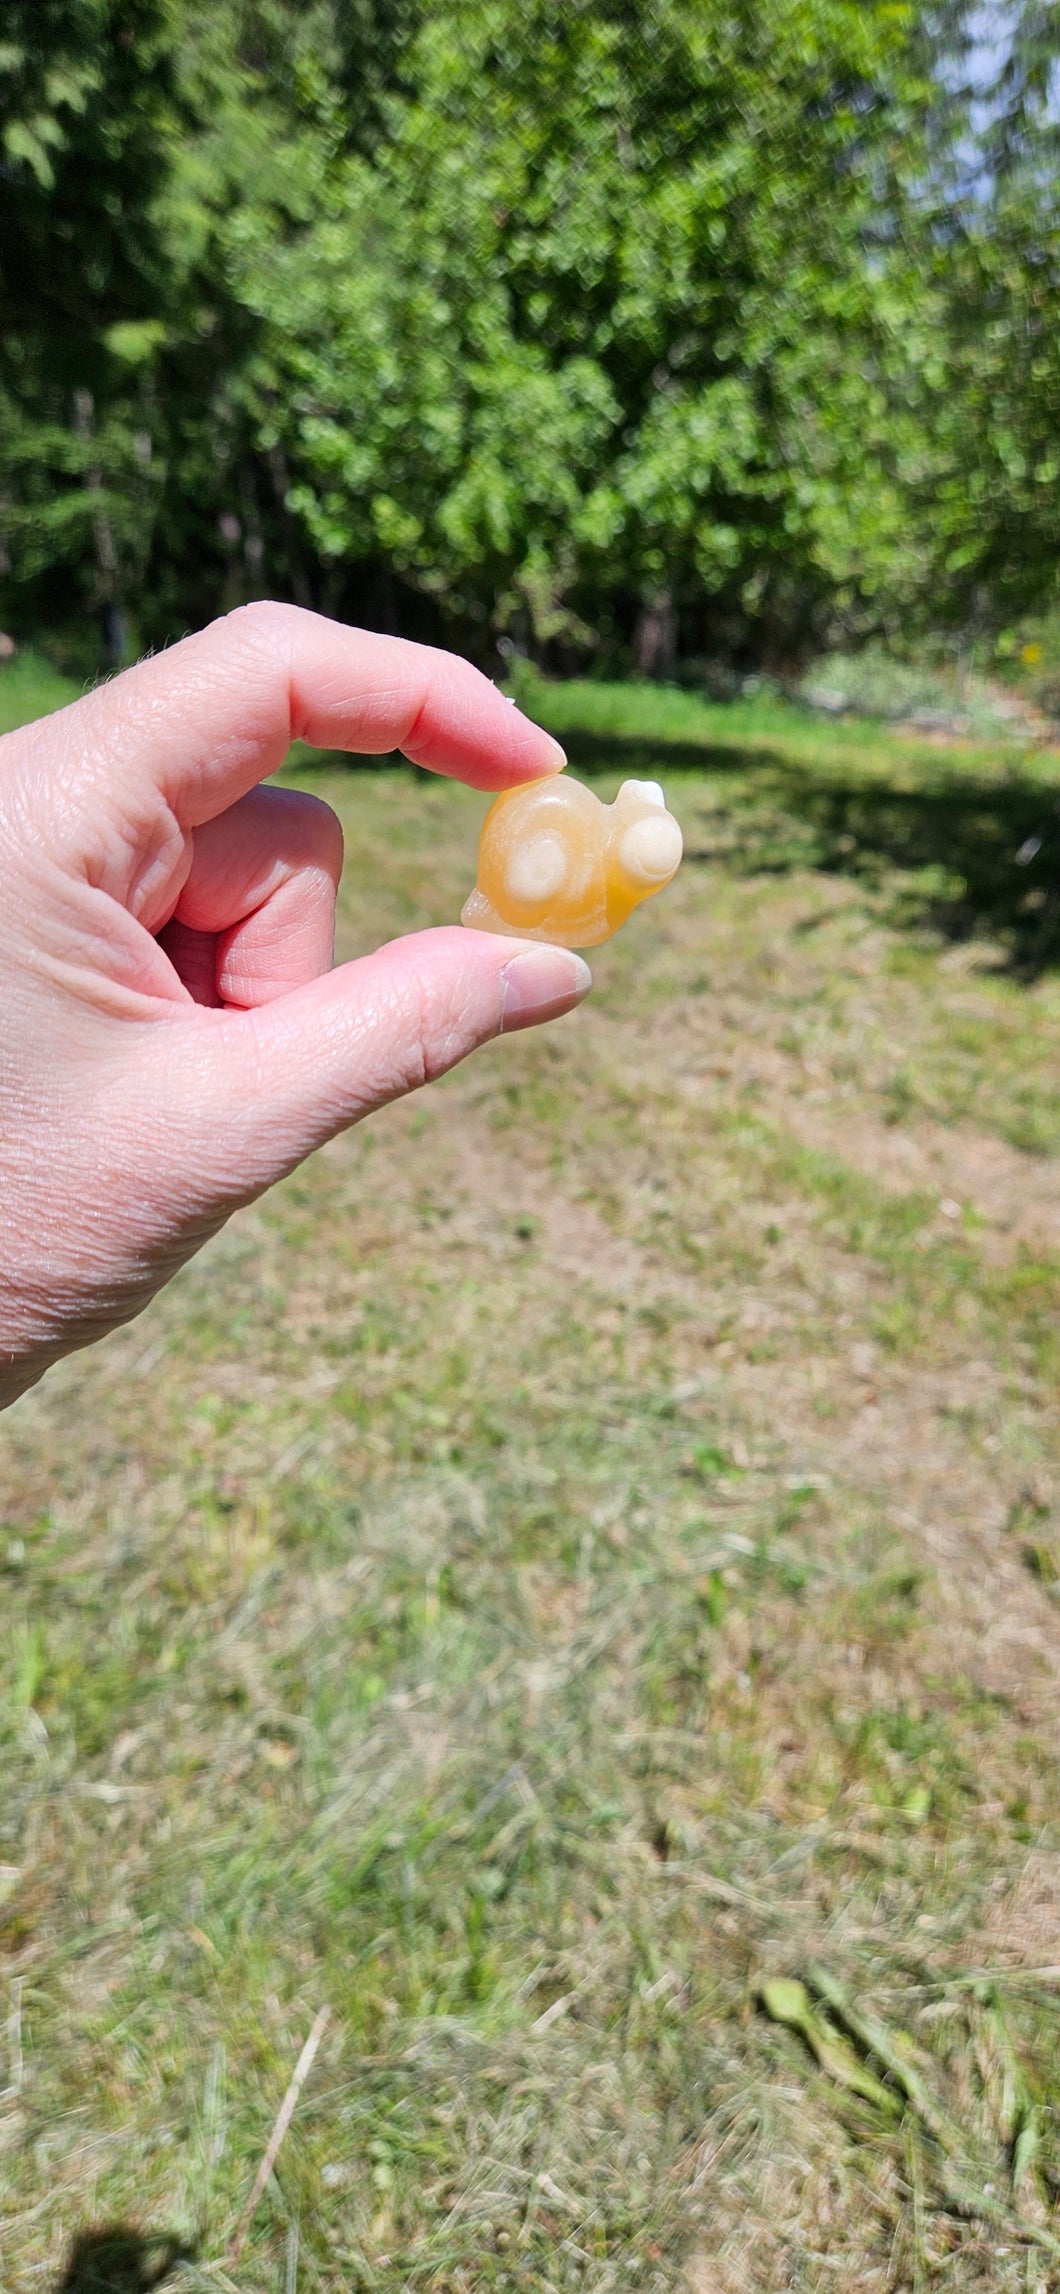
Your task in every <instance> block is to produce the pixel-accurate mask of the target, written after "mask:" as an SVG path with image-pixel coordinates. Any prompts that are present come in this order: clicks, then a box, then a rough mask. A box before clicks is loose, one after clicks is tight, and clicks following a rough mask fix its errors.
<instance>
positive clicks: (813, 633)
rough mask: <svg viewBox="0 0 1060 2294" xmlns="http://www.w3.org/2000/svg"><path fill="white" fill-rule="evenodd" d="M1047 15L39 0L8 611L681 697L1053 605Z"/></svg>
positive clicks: (15, 357) (652, 1) (29, 66)
mask: <svg viewBox="0 0 1060 2294" xmlns="http://www.w3.org/2000/svg"><path fill="white" fill-rule="evenodd" d="M1057 13H1058V12H1057V11H1056V9H1055V8H1054V7H1053V6H1052V5H1051V0H1012V5H1011V6H1007V7H1006V6H1004V5H999V6H996V7H993V8H991V9H990V10H989V11H983V10H982V9H976V8H975V7H974V6H972V5H963V4H961V0H949V4H948V5H945V6H939V7H929V6H925V5H922V4H915V0H520V5H518V6H516V5H515V0H7V5H6V7H5V10H4V21H3V26H2V28H0V296H2V307H3V320H4V324H3V330H2V332H3V341H2V347H0V625H3V626H6V627H8V628H10V629H12V630H14V631H15V632H16V633H18V634H23V633H32V632H33V631H34V630H36V629H38V628H47V629H48V630H50V631H52V632H53V633H54V632H59V633H60V635H62V633H65V634H66V640H67V643H68V644H69V646H70V647H71V648H72V649H73V652H74V654H76V653H77V649H78V648H79V647H80V648H82V651H83V652H84V650H85V649H87V650H88V651H89V652H91V651H92V649H93V648H98V649H99V650H101V652H102V655H103V658H104V659H106V660H109V661H116V660H118V659H120V658H122V657H123V655H124V654H125V653H126V652H127V651H128V650H129V649H130V647H133V646H137V645H142V644H144V643H158V642H163V641H165V640H166V639H167V638H170V637H172V636H174V635H178V634H180V633H181V631H182V630H184V629H185V628H187V627H189V626H192V625H194V624H196V623H199V622H201V621H203V620H205V619H206V618H208V617H209V616H210V614H212V613H214V612H216V611H218V610H222V609H223V608H224V607H226V606H229V605H233V604H236V603H238V602H239V601H240V600H241V599H243V598H245V597H250V596H254V595H259V594H264V593H266V592H267V593H269V594H272V595H280V596H289V597H293V598H295V599H298V600H300V601H301V602H304V603H311V604H314V605H317V606H319V607H321V608H323V609H325V610H328V611H331V612H336V613H339V614H342V615H345V616H347V617H348V618H351V619H359V620H364V621H367V622H369V623H372V624H374V625H375V626H378V627H382V628H391V629H400V630H402V631H403V632H404V633H406V634H409V635H416V636H427V637H431V638H435V639H439V640H442V641H445V642H450V643H455V644H457V645H460V646H462V647H463V648H464V649H465V650H468V651H469V652H471V653H472V654H474V655H476V656H477V657H479V658H482V659H495V647H496V644H497V641H498V639H500V640H501V641H502V643H503V642H505V641H507V642H508V643H510V644H514V645H515V646H516V647H517V648H518V649H520V650H525V651H528V652H530V653H533V654H534V655H536V656H537V657H538V658H539V659H544V660H546V661H548V662H549V663H550V664H551V665H552V666H554V667H560V668H563V667H567V666H570V667H573V666H575V665H577V664H584V663H585V662H586V661H587V660H589V659H604V660H606V661H607V662H608V664H609V665H612V666H614V665H619V664H633V665H636V666H638V667H639V668H640V669H642V670H645V671H648V672H650V673H655V674H664V675H665V674H668V673H669V672H670V671H671V670H672V669H673V668H674V666H675V664H676V663H677V661H678V658H679V657H681V658H684V659H688V658H689V657H700V658H703V657H709V658H714V659H718V658H725V659H729V660H731V661H735V662H736V663H738V664H742V665H744V666H751V665H764V666H766V667H774V668H779V669H784V668H786V667H787V666H788V665H789V664H794V663H797V662H799V661H801V660H803V659H805V658H806V657H807V656H808V655H811V654H813V653H814V652H817V651H820V650H821V649H823V648H824V647H826V646H828V645H829V644H834V643H836V642H838V641H842V642H847V643H849V642H850V641H851V640H854V641H856V640H858V639H859V638H861V637H863V636H874V637H882V638H884V639H885V640H886V639H888V638H890V639H892V640H897V639H898V638H899V637H901V638H902V639H908V638H909V636H910V635H911V634H915V633H917V632H935V633H937V632H943V631H946V630H949V631H950V632H952V633H955V634H956V636H957V637H958V638H960V639H962V640H964V641H965V642H967V641H968V639H969V638H970V637H975V636H976V635H977V634H980V633H982V632H993V631H996V630H998V629H1000V628H1002V627H1003V626H1004V625H1005V624H1006V623H1007V622H1011V621H1012V619H1013V618H1014V617H1018V616H1019V615H1021V614H1023V613H1027V612H1043V611H1047V610H1048V608H1049V605H1050V603H1051V601H1052V599H1053V597H1054V596H1055V586H1056V566H1057V555H1058V542H1060V489H1058V479H1060V347H1058V346H1060V328H1058V319H1060V233H1058V229H1057V223H1058V217H1057V172H1056V137H1057V125H1056V107H1055V104H1054V101H1053V94H1054V89H1053V75H1054V70H1055V65H1056V58H1057V53H1058V51H1060V24H1058V21H1057ZM984 17H986V18H988V19H989V21H988V23H986V25H985V27H984Z"/></svg>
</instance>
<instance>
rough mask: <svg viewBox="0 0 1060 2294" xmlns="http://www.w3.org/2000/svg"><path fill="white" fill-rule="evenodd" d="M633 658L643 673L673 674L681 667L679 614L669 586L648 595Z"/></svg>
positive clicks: (637, 630)
mask: <svg viewBox="0 0 1060 2294" xmlns="http://www.w3.org/2000/svg"><path fill="white" fill-rule="evenodd" d="M633 659H634V662H635V664H636V668H637V671H638V673H639V675H640V676H641V677H672V676H673V673H674V670H675V668H676V667H677V614H676V611H675V608H674V601H673V597H672V596H671V593H670V591H669V590H668V589H661V590H658V591H657V592H656V595H655V596H654V597H652V598H648V599H646V601H645V603H644V604H643V605H642V607H641V610H640V613H639V615H638V618H637V627H636V630H635V633H634V637H633Z"/></svg>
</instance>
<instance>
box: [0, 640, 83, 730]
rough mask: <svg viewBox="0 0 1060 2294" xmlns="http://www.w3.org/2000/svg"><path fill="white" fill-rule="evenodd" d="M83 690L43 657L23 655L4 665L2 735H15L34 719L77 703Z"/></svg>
mask: <svg viewBox="0 0 1060 2294" xmlns="http://www.w3.org/2000/svg"><path fill="white" fill-rule="evenodd" d="M80 690H81V688H80V686H79V685H75V684H74V682H73V680H72V679H71V678H69V677H63V676H61V675H60V673H59V671H58V670H57V669H53V668H52V667H51V666H50V664H49V663H48V662H47V661H45V660H44V659H43V658H42V656H41V655H40V654H39V653H32V652H29V653H27V652H19V653H17V654H16V655H15V658H14V660H13V661H3V662H0V733H11V732H14V730H15V728H16V727H17V726H19V725H25V724H27V723H28V722H29V720H30V718H32V717H43V716H45V715H46V714H47V712H48V710H50V709H61V708H62V706H63V704H64V702H66V701H76V699H77V696H78V693H79V692H80Z"/></svg>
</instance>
